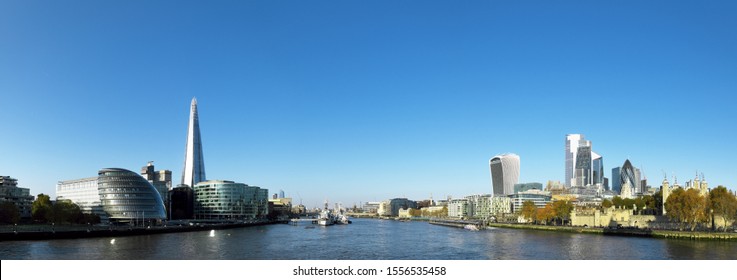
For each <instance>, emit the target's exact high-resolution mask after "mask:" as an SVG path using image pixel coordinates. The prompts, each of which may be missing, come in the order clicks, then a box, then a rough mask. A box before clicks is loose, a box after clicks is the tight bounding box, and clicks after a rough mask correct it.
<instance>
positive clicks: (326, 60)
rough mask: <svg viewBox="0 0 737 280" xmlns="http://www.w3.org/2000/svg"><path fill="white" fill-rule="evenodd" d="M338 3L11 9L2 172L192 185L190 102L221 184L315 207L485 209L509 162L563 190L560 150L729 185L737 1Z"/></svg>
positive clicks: (26, 178)
mask: <svg viewBox="0 0 737 280" xmlns="http://www.w3.org/2000/svg"><path fill="white" fill-rule="evenodd" d="M331 4H333V5H327V6H320V7H316V6H313V5H308V4H306V3H294V5H293V6H292V8H291V9H282V8H280V7H277V6H278V5H275V4H271V3H232V4H223V5H222V6H221V7H212V6H207V7H201V6H198V4H197V3H190V2H187V3H183V4H182V5H181V6H177V7H171V6H170V5H166V4H165V3H158V4H157V3H146V4H142V5H145V6H146V7H145V8H146V9H139V8H140V7H139V6H137V5H136V4H132V3H90V5H89V6H88V7H83V8H79V7H66V6H64V5H63V4H61V3H44V4H43V5H44V6H46V7H45V9H39V7H36V6H34V5H41V4H38V3H36V4H34V3H20V2H4V3H0V21H1V23H2V24H0V35H2V36H3V37H4V38H8V40H7V43H6V44H2V45H0V61H2V62H3V63H0V100H3V101H4V104H5V105H6V106H4V108H3V109H2V110H0V120H2V123H3V124H4V127H5V129H6V132H7V134H6V136H5V137H2V138H0V149H2V156H0V175H7V176H11V177H13V178H17V179H18V185H19V186H20V187H24V188H30V189H31V193H32V194H33V195H36V194H38V193H46V194H50V195H52V196H54V195H55V191H54V188H55V185H56V183H57V182H58V181H63V180H71V179H75V178H86V177H92V176H95V175H96V174H97V171H98V170H100V169H102V168H109V167H119V168H125V169H129V170H137V169H138V168H139V167H140V166H143V165H145V163H146V162H148V161H154V162H155V164H156V166H157V167H158V168H159V169H168V170H172V171H173V172H174V173H175V174H177V175H178V173H179V172H180V169H179V168H180V167H181V166H182V151H181V147H182V146H183V145H186V143H185V142H184V140H185V139H184V137H183V136H185V134H186V132H187V127H186V124H185V123H186V122H187V119H188V113H189V112H188V110H186V108H187V105H188V103H189V101H190V100H191V98H192V97H194V96H196V97H197V98H198V100H199V102H200V103H199V107H198V109H199V114H200V115H202V116H203V118H202V119H201V120H200V123H201V124H202V125H201V129H202V134H203V135H202V137H203V138H204V140H205V142H204V143H203V144H204V148H203V149H204V150H206V151H207V166H208V178H209V179H213V180H233V181H236V182H243V183H245V184H249V185H256V186H259V187H262V188H266V189H269V192H270V194H273V193H275V192H277V191H278V190H284V192H285V193H286V195H287V196H288V197H292V198H293V199H294V201H295V202H296V203H299V201H300V199H304V204H305V205H306V206H308V207H313V206H319V205H321V204H322V203H323V201H324V200H325V199H328V200H329V201H330V202H331V203H333V202H342V203H343V204H344V205H345V206H352V204H354V203H360V202H367V201H380V200H385V199H388V198H393V197H407V198H410V199H416V200H420V199H425V198H429V197H430V195H432V196H433V197H434V198H435V199H441V198H444V197H445V196H446V195H451V196H454V197H460V196H465V195H470V194H481V193H491V188H490V181H489V166H488V161H489V158H491V157H493V156H494V155H496V154H501V153H506V152H510V153H515V154H517V155H519V156H520V160H521V162H522V167H521V170H520V175H519V182H520V183H526V182H540V183H543V184H545V183H546V182H547V181H548V180H554V181H560V182H565V178H564V177H565V176H564V174H565V167H564V166H563V165H562V164H561V163H562V162H564V157H563V154H562V153H561V150H562V149H561V148H562V147H561V145H560V142H561V141H560V140H561V138H563V137H564V136H565V135H567V134H582V135H585V136H586V139H587V140H591V141H593V142H594V144H595V145H596V147H595V151H596V153H597V154H598V155H601V156H602V157H603V158H605V160H604V166H603V170H604V172H605V173H604V177H608V178H611V173H610V171H611V170H612V168H614V167H617V166H621V164H622V163H623V162H625V160H627V159H629V160H631V161H632V162H633V163H635V165H636V166H634V167H635V168H640V169H641V170H642V171H643V172H644V174H643V176H642V177H643V178H645V177H648V178H649V180H648V182H650V184H651V185H653V186H656V185H659V184H660V181H662V177H663V172H666V173H667V176H668V180H671V181H672V177H673V175H674V174H675V175H676V176H678V178H679V182H685V181H687V180H690V179H693V178H692V177H693V174H694V172H695V171H696V170H698V171H699V172H703V173H704V174H705V177H706V179H707V180H708V181H709V184H710V186H712V187H716V186H718V185H725V186H727V187H728V188H729V189H731V190H735V189H737V178H735V177H734V174H733V171H734V166H735V165H734V163H733V159H734V158H735V157H737V149H735V148H734V145H733V144H732V143H735V142H737V132H735V130H734V129H733V127H734V123H735V120H737V113H735V112H734V110H733V109H732V108H731V106H730V105H731V104H733V103H734V101H735V98H737V97H735V96H734V95H733V93H734V92H737V82H736V81H735V79H734V77H737V66H735V65H737V54H735V52H734V51H732V50H734V49H737V40H735V39H734V38H737V29H736V28H733V27H734V26H737V19H735V18H734V17H733V16H731V15H730V13H729V12H728V11H730V10H734V8H735V4H734V3H723V4H720V5H716V4H715V5H701V4H699V3H694V4H689V3H637V2H626V3H624V4H622V5H615V4H607V3H584V4H583V5H580V6H579V5H574V4H566V3H557V4H552V3H544V2H541V3H540V5H538V6H535V7H531V6H526V5H525V4H521V3H487V2H469V3H467V4H466V5H453V4H451V3H437V2H427V3H425V6H422V7H416V6H411V5H404V4H402V3H390V2H381V4H380V5H379V4H374V5H372V4H367V3H331ZM724 6H729V7H726V8H725V7H724ZM387 7H391V9H386V8H387ZM730 7H731V8H730ZM47 9H49V10H54V11H57V12H55V13H48V12H46V10H47ZM304 11H307V12H304ZM584 11H585V13H584ZM373 18H382V19H384V20H382V21H379V22H376V21H373V20H372V19H373ZM167 22H176V23H179V25H177V26H172V25H168V24H167ZM576 102H583V103H585V104H584V105H580V106H579V103H576ZM574 105H575V106H574ZM623 127H624V128H625V129H622V128H623ZM610 180H611V179H610ZM610 185H611V181H610Z"/></svg>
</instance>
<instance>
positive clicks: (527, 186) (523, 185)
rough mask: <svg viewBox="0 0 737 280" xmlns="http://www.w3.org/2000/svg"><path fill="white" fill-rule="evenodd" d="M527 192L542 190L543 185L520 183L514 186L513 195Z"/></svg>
mask: <svg viewBox="0 0 737 280" xmlns="http://www.w3.org/2000/svg"><path fill="white" fill-rule="evenodd" d="M528 190H540V191H542V190H543V184H541V183H535V182H533V183H520V184H514V193H519V192H525V191H528Z"/></svg>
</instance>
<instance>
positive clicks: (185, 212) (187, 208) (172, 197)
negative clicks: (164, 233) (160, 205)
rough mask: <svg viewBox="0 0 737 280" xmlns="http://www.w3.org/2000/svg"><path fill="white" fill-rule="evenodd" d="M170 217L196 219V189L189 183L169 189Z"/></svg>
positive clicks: (168, 206) (172, 218)
mask: <svg viewBox="0 0 737 280" xmlns="http://www.w3.org/2000/svg"><path fill="white" fill-rule="evenodd" d="M167 208H168V212H169V213H168V214H169V219H171V220H185V219H194V191H193V190H192V188H191V187H189V186H187V185H179V186H177V187H176V188H173V189H171V190H170V191H169V204H168V205H167Z"/></svg>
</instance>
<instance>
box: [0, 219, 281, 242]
mask: <svg viewBox="0 0 737 280" xmlns="http://www.w3.org/2000/svg"><path fill="white" fill-rule="evenodd" d="M275 223H283V222H272V221H260V222H232V223H198V224H193V225H175V226H171V225H170V226H156V227H126V226H116V227H107V228H106V227H103V228H100V227H89V228H86V229H79V228H76V229H63V228H61V227H60V229H58V230H56V229H54V230H52V229H48V228H46V229H44V230H39V231H23V230H22V229H23V227H22V226H19V228H20V229H21V230H18V231H11V232H0V241H13V240H45V239H73V238H92V237H119V236H133V235H149V234H162V233H176V232H190V231H206V230H221V229H229V228H240V227H250V226H261V225H268V224H275Z"/></svg>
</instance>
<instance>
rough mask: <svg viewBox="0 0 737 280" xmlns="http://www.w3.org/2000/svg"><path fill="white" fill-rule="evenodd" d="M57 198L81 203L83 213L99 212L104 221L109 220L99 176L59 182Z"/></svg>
mask: <svg viewBox="0 0 737 280" xmlns="http://www.w3.org/2000/svg"><path fill="white" fill-rule="evenodd" d="M56 200H69V201H71V202H72V203H74V204H77V205H79V209H80V210H81V211H82V213H87V214H97V215H98V216H100V220H101V221H103V222H106V221H107V220H108V215H107V213H106V212H105V211H104V210H103V209H102V202H101V201H100V191H99V190H98V186H97V177H89V178H82V179H75V180H66V181H59V182H57V183H56Z"/></svg>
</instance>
